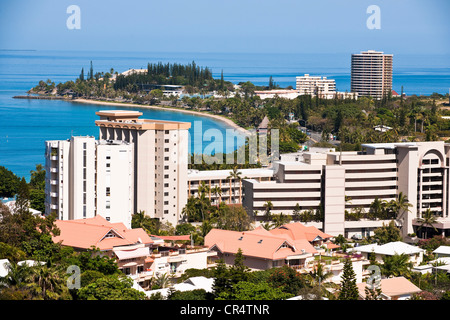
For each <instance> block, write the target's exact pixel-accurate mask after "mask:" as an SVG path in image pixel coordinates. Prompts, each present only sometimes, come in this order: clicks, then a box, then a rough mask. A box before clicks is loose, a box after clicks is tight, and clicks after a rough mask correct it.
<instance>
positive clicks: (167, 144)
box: [95, 110, 191, 225]
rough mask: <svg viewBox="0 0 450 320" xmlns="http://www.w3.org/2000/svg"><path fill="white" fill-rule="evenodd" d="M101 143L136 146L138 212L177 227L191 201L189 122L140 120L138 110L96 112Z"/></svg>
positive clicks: (134, 172) (134, 177)
mask: <svg viewBox="0 0 450 320" xmlns="http://www.w3.org/2000/svg"><path fill="white" fill-rule="evenodd" d="M96 114H97V115H98V116H100V120H97V121H95V124H96V125H97V126H98V127H99V130H100V135H99V136H100V139H101V140H120V141H126V142H128V143H130V144H132V145H133V146H134V162H133V164H134V167H133V181H134V186H133V189H134V197H133V200H134V203H133V206H134V209H135V212H138V211H144V212H145V213H146V214H147V215H148V216H150V217H152V218H158V219H159V220H160V221H161V222H169V223H171V224H172V225H176V224H177V223H178V221H179V220H180V214H181V211H182V209H183V207H184V205H185V204H186V202H187V192H186V186H187V184H188V183H187V170H188V168H187V165H188V140H189V136H188V129H189V128H190V126H191V124H190V123H188V122H174V121H160V120H149V119H140V118H139V117H140V116H141V115H142V113H141V112H138V111H127V110H110V111H108V110H106V111H99V112H96Z"/></svg>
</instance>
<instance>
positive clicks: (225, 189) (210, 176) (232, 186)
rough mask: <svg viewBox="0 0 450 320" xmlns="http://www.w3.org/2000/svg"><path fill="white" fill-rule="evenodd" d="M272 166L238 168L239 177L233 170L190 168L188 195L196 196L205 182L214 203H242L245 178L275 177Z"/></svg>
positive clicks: (266, 178)
mask: <svg viewBox="0 0 450 320" xmlns="http://www.w3.org/2000/svg"><path fill="white" fill-rule="evenodd" d="M273 172H274V171H273V169H271V168H255V169H240V170H238V175H239V177H238V178H235V177H233V176H232V175H231V173H232V170H201V171H200V170H193V169H191V170H189V171H188V177H187V180H188V183H187V195H188V198H189V197H196V196H198V194H199V188H200V187H201V186H202V184H204V185H205V186H206V187H207V189H208V191H207V197H209V199H210V200H211V202H212V203H213V204H219V203H221V202H225V203H226V204H235V203H242V198H243V195H244V189H243V187H242V180H243V179H256V180H257V181H269V180H271V179H272V177H273Z"/></svg>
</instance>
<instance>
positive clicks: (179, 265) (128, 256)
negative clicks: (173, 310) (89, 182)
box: [53, 215, 208, 288]
mask: <svg viewBox="0 0 450 320" xmlns="http://www.w3.org/2000/svg"><path fill="white" fill-rule="evenodd" d="M55 224H56V226H57V227H58V228H59V229H60V230H61V232H60V235H59V236H55V237H53V241H54V242H61V244H62V245H65V246H71V247H73V248H75V249H76V250H78V251H83V250H88V249H90V248H91V247H92V246H94V247H97V248H98V249H100V251H101V254H103V255H105V256H108V257H110V258H114V259H116V261H117V264H118V267H119V269H120V270H122V272H124V273H125V274H127V275H129V276H130V277H131V278H133V279H134V280H136V281H137V282H138V283H139V284H140V285H141V286H142V287H144V288H145V287H147V286H148V284H149V280H150V279H151V278H152V277H153V276H154V275H158V274H164V273H170V274H171V275H173V276H180V275H181V274H182V273H183V272H184V270H186V269H188V268H197V269H203V268H206V267H207V251H208V250H207V248H190V247H189V246H184V247H183V248H181V247H179V246H171V245H169V244H168V243H167V242H166V241H176V240H189V236H172V237H159V236H154V235H152V236H149V235H148V234H147V233H146V232H145V231H144V229H142V228H136V229H128V228H127V227H126V226H125V225H124V224H123V223H111V222H109V221H107V220H106V219H105V218H103V217H101V216H100V215H97V216H95V217H94V218H89V219H78V220H56V221H55Z"/></svg>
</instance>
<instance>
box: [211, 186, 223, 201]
mask: <svg viewBox="0 0 450 320" xmlns="http://www.w3.org/2000/svg"><path fill="white" fill-rule="evenodd" d="M211 192H212V193H213V194H214V196H216V197H219V199H218V200H219V201H218V204H219V203H221V202H222V189H221V188H220V187H219V186H215V187H213V188H212V189H211Z"/></svg>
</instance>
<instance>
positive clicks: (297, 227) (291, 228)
mask: <svg viewBox="0 0 450 320" xmlns="http://www.w3.org/2000/svg"><path fill="white" fill-rule="evenodd" d="M270 233H272V234H274V235H282V234H285V235H287V236H289V237H290V238H291V239H294V240H297V239H306V240H308V241H309V242H312V241H314V240H316V239H320V240H326V239H329V238H332V237H333V236H331V235H329V234H326V233H324V232H322V231H320V230H319V229H317V228H316V227H314V226H309V227H306V226H304V225H303V224H301V223H300V222H295V223H287V224H284V225H282V226H281V227H279V228H276V229H273V230H270Z"/></svg>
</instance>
